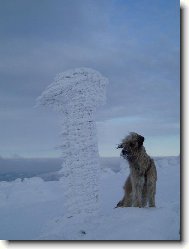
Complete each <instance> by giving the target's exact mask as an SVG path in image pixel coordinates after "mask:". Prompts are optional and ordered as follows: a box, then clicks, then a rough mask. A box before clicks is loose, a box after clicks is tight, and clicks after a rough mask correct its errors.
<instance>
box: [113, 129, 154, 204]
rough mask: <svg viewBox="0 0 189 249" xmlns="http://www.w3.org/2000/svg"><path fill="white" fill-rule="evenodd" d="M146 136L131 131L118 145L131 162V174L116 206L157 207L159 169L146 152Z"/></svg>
mask: <svg viewBox="0 0 189 249" xmlns="http://www.w3.org/2000/svg"><path fill="white" fill-rule="evenodd" d="M143 142H144V137H143V136H141V135H139V134H137V133H135V132H131V133H130V134H129V135H128V136H126V137H125V138H124V139H123V140H122V142H121V143H120V144H119V145H118V147H117V148H118V149H119V148H121V149H122V151H121V156H122V157H123V158H124V159H126V160H127V161H128V163H129V168H130V175H129V176H128V178H127V180H126V182H125V184H124V187H123V189H124V192H125V193H124V197H123V199H122V200H121V201H119V202H118V204H117V206H116V207H132V206H133V207H139V208H141V207H146V206H147V204H149V207H155V194H156V181H157V171H156V166H155V163H154V160H153V159H152V158H150V156H149V155H148V154H147V153H146V150H145V148H144V146H143Z"/></svg>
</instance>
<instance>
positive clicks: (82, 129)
mask: <svg viewBox="0 0 189 249" xmlns="http://www.w3.org/2000/svg"><path fill="white" fill-rule="evenodd" d="M107 83H108V79H107V78H105V77H103V76H102V75H101V74H100V73H99V72H97V71H95V70H93V69H90V68H77V69H74V70H69V71H66V72H64V73H60V74H59V75H58V76H57V77H56V78H55V81H54V82H53V83H52V84H50V85H49V86H48V87H47V89H46V90H45V91H44V92H43V93H42V94H41V96H40V97H39V98H38V100H37V101H38V104H40V105H45V106H46V105H48V106H52V107H53V108H54V109H55V110H57V111H59V112H60V114H61V115H62V118H63V122H62V132H61V136H62V144H61V146H60V147H61V150H62V157H63V164H62V170H61V173H62V175H63V177H62V179H61V181H62V182H63V189H64V191H63V194H64V195H65V208H66V215H67V216H68V217H69V216H73V215H74V214H78V213H85V214H86V213H88V214H89V213H90V214H93V213H95V212H96V211H97V210H98V180H99V169H100V165H99V153H98V144H97V131H96V123H95V118H94V115H95V112H96V108H97V107H99V106H100V105H102V104H104V103H105V95H106V94H105V92H106V85H107Z"/></svg>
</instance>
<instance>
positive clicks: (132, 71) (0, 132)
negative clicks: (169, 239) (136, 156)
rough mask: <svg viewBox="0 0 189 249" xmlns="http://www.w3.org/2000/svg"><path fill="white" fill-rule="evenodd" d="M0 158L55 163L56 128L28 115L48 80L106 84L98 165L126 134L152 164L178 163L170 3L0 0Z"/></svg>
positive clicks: (47, 116) (175, 36) (50, 118)
mask: <svg viewBox="0 0 189 249" xmlns="http://www.w3.org/2000/svg"><path fill="white" fill-rule="evenodd" d="M0 4H1V8H0V37H1V39H0V156H1V157H59V156H60V155H61V152H60V151H59V150H58V149H57V146H58V145H59V144H60V143H61V139H60V136H59V134H60V130H61V118H60V117H59V115H58V114H57V113H54V112H53V111H52V110H50V109H49V110H48V109H43V108H34V106H35V101H36V98H37V97H38V96H39V95H40V94H41V92H42V91H43V90H44V89H45V88H46V87H47V86H48V85H49V84H50V83H52V82H53V79H54V77H55V76H56V74H57V73H60V72H64V71H66V70H68V69H72V68H77V67H90V68H93V69H95V70H98V71H99V72H101V73H102V75H104V76H106V77H107V78H108V79H109V85H108V87H107V103H106V105H105V106H103V107H101V108H99V110H98V111H97V114H96V120H97V131H98V143H99V144H98V146H99V153H100V155H101V156H119V153H120V151H118V150H116V145H117V144H118V143H119V142H120V141H121V139H122V138H123V137H124V136H125V135H127V134H128V133H129V132H131V131H135V132H138V133H139V134H141V135H143V136H144V137H145V142H144V145H145V147H146V150H147V152H148V154H150V155H152V156H173V155H179V154H180V144H179V142H180V64H179V63H180V62H179V60H180V59H179V58H180V15H179V11H180V2H179V1H178V0H166V1H165V0H156V1H151V0H135V1H133V0H40V1H38V0H10V1H6V0H0Z"/></svg>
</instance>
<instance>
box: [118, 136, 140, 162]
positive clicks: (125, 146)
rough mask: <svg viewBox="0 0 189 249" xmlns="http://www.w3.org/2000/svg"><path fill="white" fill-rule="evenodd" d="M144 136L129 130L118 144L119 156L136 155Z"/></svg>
mask: <svg viewBox="0 0 189 249" xmlns="http://www.w3.org/2000/svg"><path fill="white" fill-rule="evenodd" d="M143 142H144V137H143V136H141V135H139V134H137V133H135V132H131V133H130V134H129V135H128V136H126V137H125V138H124V139H123V140H122V142H121V143H120V144H119V145H118V147H117V148H118V149H119V148H121V149H122V151H121V156H123V157H124V158H127V157H129V156H133V155H136V154H137V153H138V151H139V150H140V148H141V147H142V146H143Z"/></svg>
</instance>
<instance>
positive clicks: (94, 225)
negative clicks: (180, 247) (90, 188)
mask: <svg viewBox="0 0 189 249" xmlns="http://www.w3.org/2000/svg"><path fill="white" fill-rule="evenodd" d="M155 163H156V166H157V172H158V181H157V194H156V208H134V207H132V208H116V209H115V208H114V207H115V205H116V204H117V202H118V201H119V200H120V198H121V197H122V195H123V189H122V186H123V184H124V181H125V179H126V177H127V176H128V174H129V168H128V164H127V162H126V161H125V160H124V159H122V158H103V159H101V169H100V183H99V192H100V193H99V202H100V210H99V212H98V213H97V214H95V215H91V216H85V215H83V214H80V215H79V214H78V215H75V216H73V217H67V214H66V213H65V209H64V205H63V204H64V197H63V189H62V184H63V183H62V181H63V180H64V177H59V180H58V179H57V180H56V181H44V180H43V179H42V178H41V177H32V178H26V179H24V180H21V179H16V180H15V181H12V182H3V181H2V182H0V199H1V202H0V221H1V226H0V239H2V240H179V239H180V158H179V157H164V158H155ZM51 174H53V172H50V173H49V179H51V177H50V175H51ZM52 179H53V178H52ZM86 188H87V186H86Z"/></svg>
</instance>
